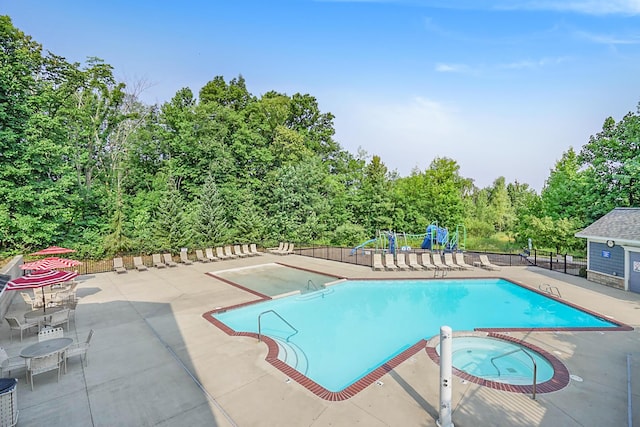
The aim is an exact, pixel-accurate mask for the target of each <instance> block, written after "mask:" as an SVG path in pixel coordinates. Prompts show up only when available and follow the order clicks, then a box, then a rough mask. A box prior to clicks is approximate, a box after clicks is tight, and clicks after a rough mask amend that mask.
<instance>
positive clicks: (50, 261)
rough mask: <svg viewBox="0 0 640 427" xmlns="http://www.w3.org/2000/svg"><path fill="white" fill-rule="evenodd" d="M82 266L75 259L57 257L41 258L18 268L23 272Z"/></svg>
mask: <svg viewBox="0 0 640 427" xmlns="http://www.w3.org/2000/svg"><path fill="white" fill-rule="evenodd" d="M80 264H82V263H81V262H80V261H76V260H75V259H66V258H58V257H49V258H43V259H40V260H37V261H32V262H27V263H24V264H22V265H21V266H20V268H21V269H23V270H53V269H55V268H69V267H76V266H78V265H80Z"/></svg>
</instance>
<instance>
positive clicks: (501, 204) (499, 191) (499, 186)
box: [489, 176, 515, 231]
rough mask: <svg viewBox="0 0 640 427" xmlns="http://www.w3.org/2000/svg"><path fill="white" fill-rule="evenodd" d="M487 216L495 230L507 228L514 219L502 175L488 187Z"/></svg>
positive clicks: (505, 229)
mask: <svg viewBox="0 0 640 427" xmlns="http://www.w3.org/2000/svg"><path fill="white" fill-rule="evenodd" d="M489 218H490V220H491V221H492V222H493V225H494V227H495V229H496V231H507V230H509V229H510V228H511V225H512V224H513V221H514V219H515V214H514V211H513V208H512V206H511V199H510V198H509V193H508V192H507V186H506V184H505V179H504V177H502V176H501V177H499V178H496V180H495V181H493V186H492V187H491V188H490V189H489Z"/></svg>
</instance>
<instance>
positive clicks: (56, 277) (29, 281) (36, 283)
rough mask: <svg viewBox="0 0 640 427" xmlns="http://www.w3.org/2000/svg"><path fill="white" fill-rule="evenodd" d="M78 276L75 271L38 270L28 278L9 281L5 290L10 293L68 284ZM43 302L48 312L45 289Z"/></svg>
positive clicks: (23, 277)
mask: <svg viewBox="0 0 640 427" xmlns="http://www.w3.org/2000/svg"><path fill="white" fill-rule="evenodd" d="M77 276H78V273H76V272H75V271H60V270H38V271H34V272H33V273H31V274H29V275H27V276H22V277H18V278H17V279H13V280H10V281H8V282H7V286H6V288H5V289H7V290H8V291H19V290H24V289H35V288H43V287H44V286H49V285H55V284H56V283H62V282H67V281H69V280H71V279H73V278H75V277H77ZM42 302H43V303H44V305H45V308H44V311H45V312H46V311H47V310H46V301H45V297H44V289H42Z"/></svg>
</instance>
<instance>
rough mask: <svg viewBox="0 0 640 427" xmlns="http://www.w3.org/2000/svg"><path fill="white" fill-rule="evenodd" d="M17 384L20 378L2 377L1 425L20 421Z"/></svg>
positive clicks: (4, 425)
mask: <svg viewBox="0 0 640 427" xmlns="http://www.w3.org/2000/svg"><path fill="white" fill-rule="evenodd" d="M17 385H18V380H17V379H15V378H0V427H9V426H15V425H16V424H17V423H18V400H17V396H16V391H17V389H18V387H16V386H17Z"/></svg>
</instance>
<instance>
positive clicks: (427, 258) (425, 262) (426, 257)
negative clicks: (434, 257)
mask: <svg viewBox="0 0 640 427" xmlns="http://www.w3.org/2000/svg"><path fill="white" fill-rule="evenodd" d="M420 258H421V261H422V266H423V267H424V268H425V269H426V270H436V269H437V268H438V267H436V266H435V265H434V264H433V262H431V254H430V253H429V252H423V253H422V256H421V257H420Z"/></svg>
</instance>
